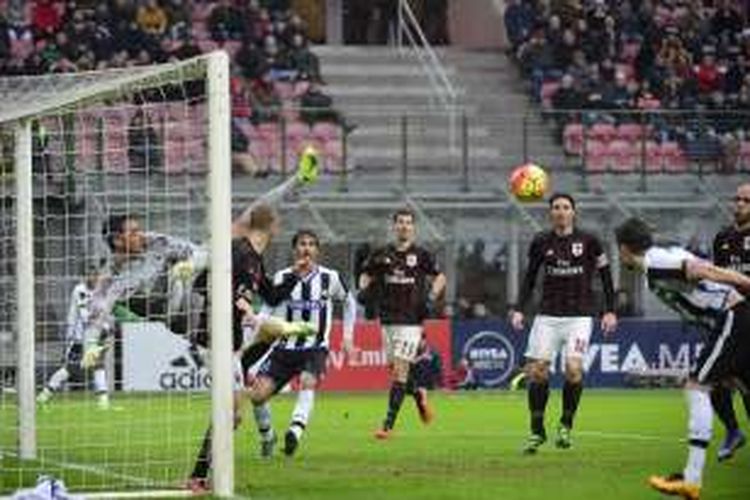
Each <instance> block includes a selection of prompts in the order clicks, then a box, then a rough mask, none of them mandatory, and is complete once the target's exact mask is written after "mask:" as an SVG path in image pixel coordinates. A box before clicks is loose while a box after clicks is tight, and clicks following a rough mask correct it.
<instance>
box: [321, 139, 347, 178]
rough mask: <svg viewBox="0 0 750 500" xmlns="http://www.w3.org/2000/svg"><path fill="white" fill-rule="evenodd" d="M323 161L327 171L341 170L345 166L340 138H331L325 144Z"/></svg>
mask: <svg viewBox="0 0 750 500" xmlns="http://www.w3.org/2000/svg"><path fill="white" fill-rule="evenodd" d="M323 162H324V165H325V171H326V172H340V171H341V170H342V169H343V168H344V162H343V146H342V144H341V141H339V140H329V141H327V142H325V143H324V145H323Z"/></svg>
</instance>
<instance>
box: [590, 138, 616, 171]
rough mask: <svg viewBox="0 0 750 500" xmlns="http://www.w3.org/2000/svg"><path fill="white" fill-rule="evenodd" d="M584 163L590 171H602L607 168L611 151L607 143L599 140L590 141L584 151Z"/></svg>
mask: <svg viewBox="0 0 750 500" xmlns="http://www.w3.org/2000/svg"><path fill="white" fill-rule="evenodd" d="M584 156H585V157H584V165H585V167H586V171H587V172H589V173H600V172H605V171H606V170H607V166H608V164H609V159H610V157H609V151H608V149H607V145H606V144H604V143H603V142H599V141H588V142H587V143H586V149H585V152H584Z"/></svg>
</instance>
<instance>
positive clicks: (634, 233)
mask: <svg viewBox="0 0 750 500" xmlns="http://www.w3.org/2000/svg"><path fill="white" fill-rule="evenodd" d="M615 238H617V244H618V245H625V246H626V247H628V249H629V250H630V251H631V252H633V253H635V254H642V253H644V252H645V251H646V250H648V249H649V248H651V246H653V244H654V235H653V230H652V229H651V226H649V225H648V224H647V223H646V221H644V220H643V219H639V218H637V217H631V218H630V219H628V220H626V221H625V222H623V223H622V224H620V225H619V226H617V229H615Z"/></svg>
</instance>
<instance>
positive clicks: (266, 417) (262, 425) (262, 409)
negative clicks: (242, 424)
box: [253, 403, 273, 440]
mask: <svg viewBox="0 0 750 500" xmlns="http://www.w3.org/2000/svg"><path fill="white" fill-rule="evenodd" d="M253 415H254V416H255V424H256V425H257V426H258V432H259V433H260V435H261V437H262V438H263V439H264V440H268V439H271V437H272V436H273V428H272V427H271V407H270V406H269V405H268V403H263V404H260V405H254V406H253Z"/></svg>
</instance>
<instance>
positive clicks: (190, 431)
mask: <svg viewBox="0 0 750 500" xmlns="http://www.w3.org/2000/svg"><path fill="white" fill-rule="evenodd" d="M114 400H115V404H116V405H118V406H119V407H120V409H119V411H109V412H101V411H98V410H97V409H96V407H95V404H94V402H93V400H91V399H87V398H85V397H82V396H80V395H71V396H69V397H65V398H60V399H58V400H55V401H53V402H52V403H51V405H50V407H49V408H48V409H46V410H43V411H40V412H39V414H38V426H39V449H40V459H39V460H38V461H34V462H21V461H19V460H18V459H17V458H16V457H15V455H14V454H13V453H12V450H13V449H14V447H15V444H14V443H15V432H14V430H13V426H14V425H15V415H14V405H13V401H12V400H9V399H6V400H5V401H4V402H3V405H2V406H1V407H0V449H1V450H2V452H3V457H2V458H0V495H3V494H4V495H7V494H10V493H11V492H13V491H14V490H15V489H17V488H19V487H21V486H30V485H33V483H34V481H35V479H36V476H37V475H38V474H40V473H47V474H53V475H55V476H56V477H59V478H62V479H63V480H64V481H65V483H66V484H67V485H68V486H69V488H70V489H72V490H73V491H76V490H87V491H91V490H103V489H109V490H111V489H116V488H128V489H133V488H137V487H138V485H145V484H149V485H151V487H153V488H164V487H175V486H178V485H181V484H183V483H184V478H185V477H186V476H187V475H188V473H189V470H190V467H191V465H192V460H193V458H194V453H195V452H196V450H197V447H198V444H199V441H200V438H201V436H202V434H203V431H204V429H205V425H206V423H207V418H208V401H207V398H206V396H205V395H193V396H182V395H173V396H171V397H164V396H153V395H150V396H146V395H135V396H120V395H117V394H116V395H115V398H114ZM431 400H432V403H433V405H434V406H435V408H436V410H437V419H436V420H435V422H434V423H433V424H432V425H430V426H426V427H425V426H423V425H422V424H421V423H420V422H419V420H418V418H417V414H416V409H415V406H414V404H413V402H412V401H410V400H406V401H405V402H404V407H403V409H402V412H401V417H400V419H399V422H398V424H397V428H396V432H395V434H394V436H393V439H391V440H389V441H387V442H379V441H376V440H374V439H373V437H372V433H373V431H374V430H375V429H376V428H377V425H378V423H379V422H380V420H381V419H382V417H383V414H384V411H385V406H386V395H385V394H384V393H378V394H319V395H318V397H317V400H316V407H315V411H314V415H313V418H312V421H311V424H310V426H309V430H308V432H307V434H306V436H305V438H304V440H303V442H302V443H301V445H300V448H299V449H298V452H297V455H296V456H295V457H294V458H292V459H289V458H286V457H284V456H283V454H282V452H281V446H279V449H278V450H277V451H278V453H277V456H276V457H274V458H273V459H272V460H261V459H260V458H258V453H257V451H258V442H257V438H256V435H255V431H254V424H252V422H247V421H246V422H245V423H244V424H243V426H242V427H241V429H240V431H238V432H237V434H236V441H235V452H236V470H235V474H236V490H237V494H238V495H239V496H243V497H252V498H254V499H268V500H271V499H295V498H300V499H301V498H304V499H326V500H328V499H330V498H367V499H389V500H390V499H392V498H401V499H404V498H405V499H425V500H427V499H452V498H466V499H493V500H494V499H497V498H507V499H519V500H522V499H543V498H556V499H585V498H601V497H602V496H603V495H606V496H607V497H608V498H612V499H631V498H632V499H648V498H659V495H658V494H656V493H654V492H651V491H650V490H649V489H648V488H647V486H646V484H645V480H646V478H647V477H648V475H649V474H653V473H667V472H672V471H678V470H680V469H681V468H682V467H683V465H684V461H685V457H686V445H685V443H684V436H685V434H686V431H685V429H686V408H685V404H684V401H683V397H682V393H681V392H680V391H678V390H654V391H635V390H621V391H604V390H587V391H584V394H583V398H582V401H581V408H580V411H579V416H578V419H577V421H576V428H575V430H574V433H573V438H574V443H573V449H570V450H557V449H555V448H554V445H553V444H552V443H551V441H552V440H550V442H548V444H546V445H544V446H543V447H542V448H541V450H540V452H539V454H538V455H536V456H531V457H527V456H522V455H521V453H520V449H521V446H522V445H523V442H524V440H525V437H526V435H527V412H526V395H525V393H524V392H474V393H451V394H445V393H439V392H438V393H433V394H432V395H431ZM293 404H294V399H293V397H292V395H283V396H280V397H278V398H277V399H276V400H274V402H273V415H274V423H275V427H276V430H277V433H278V434H279V437H280V439H279V441H280V442H281V441H283V433H284V431H285V429H286V424H287V423H288V419H289V416H290V412H291V409H292V405H293ZM736 408H737V413H738V417H739V420H740V422H741V425H742V427H743V428H744V429H746V430H747V429H748V421H747V418H746V416H745V414H744V409H743V408H742V405H741V404H740V403H739V401H737V404H736ZM559 412H560V394H559V391H553V394H552V397H551V398H550V404H549V406H548V412H547V413H548V417H547V428H548V433H549V434H550V436H551V437H552V436H553V435H554V429H555V426H556V420H557V417H558V416H559ZM246 420H247V417H246ZM248 423H250V424H251V425H248ZM722 437H723V430H722V429H721V428H720V426H719V425H718V423H717V425H716V426H715V438H714V440H713V445H712V447H711V448H710V449H709V454H708V466H707V470H706V475H705V479H704V494H703V497H702V498H704V499H707V500H711V499H738V500H739V499H748V498H750V473H749V472H750V447H748V448H747V449H742V450H740V451H739V452H738V453H737V455H736V456H735V458H734V459H733V460H731V461H729V462H727V463H723V464H719V463H717V462H716V459H715V457H716V447H717V445H718V442H719V441H720V439H721V438H722Z"/></svg>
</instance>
